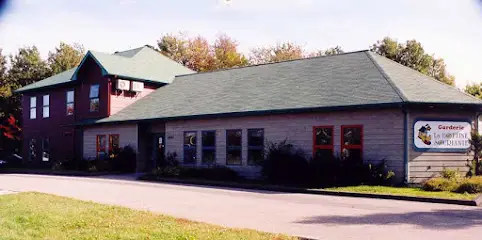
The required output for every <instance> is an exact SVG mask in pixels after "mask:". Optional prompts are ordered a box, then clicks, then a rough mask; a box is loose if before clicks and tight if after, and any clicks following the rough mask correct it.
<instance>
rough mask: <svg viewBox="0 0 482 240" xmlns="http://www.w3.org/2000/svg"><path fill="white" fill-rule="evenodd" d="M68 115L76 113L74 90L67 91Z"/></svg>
mask: <svg viewBox="0 0 482 240" xmlns="http://www.w3.org/2000/svg"><path fill="white" fill-rule="evenodd" d="M66 104H67V106H66V110H67V116H70V115H74V91H73V90H72V91H67V103H66Z"/></svg>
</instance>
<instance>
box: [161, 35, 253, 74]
mask: <svg viewBox="0 0 482 240" xmlns="http://www.w3.org/2000/svg"><path fill="white" fill-rule="evenodd" d="M157 45H158V47H159V49H160V51H161V53H163V54H164V55H166V56H167V57H169V58H171V59H173V60H174V61H176V62H178V63H181V64H183V65H184V66H186V67H188V68H190V69H192V70H194V71H198V72H205V71H212V70H217V69H227V68H233V67H241V66H246V65H247V64H248V60H247V59H246V57H245V56H244V55H243V54H242V53H240V52H239V51H238V43H237V42H236V41H234V40H232V39H231V38H230V37H228V36H227V35H220V36H218V38H217V39H216V41H215V42H214V43H213V44H210V43H209V42H208V41H207V40H206V39H205V38H203V37H201V36H197V37H194V38H188V37H187V36H186V35H185V34H183V33H180V34H178V35H173V34H167V35H164V36H162V37H161V39H160V40H159V41H158V42H157Z"/></svg>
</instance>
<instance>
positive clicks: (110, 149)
mask: <svg viewBox="0 0 482 240" xmlns="http://www.w3.org/2000/svg"><path fill="white" fill-rule="evenodd" d="M113 136H117V139H119V144H120V135H119V134H109V139H108V141H109V153H110V152H112V151H113V150H114V149H113V147H112V137H113Z"/></svg>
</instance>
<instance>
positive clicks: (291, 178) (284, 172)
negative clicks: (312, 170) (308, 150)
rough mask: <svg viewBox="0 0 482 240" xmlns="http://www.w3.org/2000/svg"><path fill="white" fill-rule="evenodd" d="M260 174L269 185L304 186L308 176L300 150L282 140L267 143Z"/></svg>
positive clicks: (306, 162) (302, 152) (304, 158)
mask: <svg viewBox="0 0 482 240" xmlns="http://www.w3.org/2000/svg"><path fill="white" fill-rule="evenodd" d="M261 166H262V169H261V174H262V175H263V177H264V178H265V179H266V180H267V181H268V182H270V183H276V184H290V185H291V184H294V185H304V184H306V183H307V181H308V179H309V176H308V173H309V165H308V161H307V159H306V157H305V153H304V151H303V150H302V149H301V148H297V147H295V146H294V145H292V144H290V143H288V141H287V140H283V141H281V142H278V143H273V142H268V144H267V148H266V157H265V160H264V161H263V162H262V163H261Z"/></svg>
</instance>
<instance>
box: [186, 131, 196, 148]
mask: <svg viewBox="0 0 482 240" xmlns="http://www.w3.org/2000/svg"><path fill="white" fill-rule="evenodd" d="M184 146H185V147H192V146H194V147H195V146H196V132H185V133H184Z"/></svg>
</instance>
